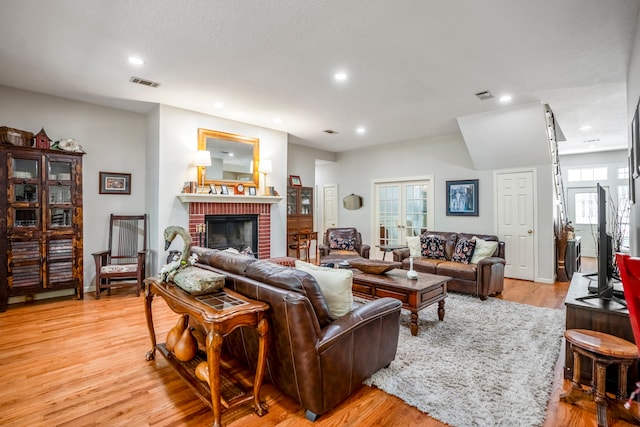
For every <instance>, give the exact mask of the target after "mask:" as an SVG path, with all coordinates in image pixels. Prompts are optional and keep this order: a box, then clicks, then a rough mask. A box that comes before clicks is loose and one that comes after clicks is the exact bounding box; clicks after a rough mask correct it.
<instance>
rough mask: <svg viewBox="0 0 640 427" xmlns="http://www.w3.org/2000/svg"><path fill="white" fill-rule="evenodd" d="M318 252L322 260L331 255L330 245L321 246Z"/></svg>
mask: <svg viewBox="0 0 640 427" xmlns="http://www.w3.org/2000/svg"><path fill="white" fill-rule="evenodd" d="M318 252H319V253H320V258H322V257H325V256H327V255H329V245H325V244H319V245H318Z"/></svg>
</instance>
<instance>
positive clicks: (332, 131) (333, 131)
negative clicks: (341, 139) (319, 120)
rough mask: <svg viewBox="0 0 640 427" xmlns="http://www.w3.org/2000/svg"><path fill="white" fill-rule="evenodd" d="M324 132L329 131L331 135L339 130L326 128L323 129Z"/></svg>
mask: <svg viewBox="0 0 640 427" xmlns="http://www.w3.org/2000/svg"><path fill="white" fill-rule="evenodd" d="M322 132H324V133H328V134H330V135H333V134H334V133H338V131H337V130H332V129H325V130H323V131H322Z"/></svg>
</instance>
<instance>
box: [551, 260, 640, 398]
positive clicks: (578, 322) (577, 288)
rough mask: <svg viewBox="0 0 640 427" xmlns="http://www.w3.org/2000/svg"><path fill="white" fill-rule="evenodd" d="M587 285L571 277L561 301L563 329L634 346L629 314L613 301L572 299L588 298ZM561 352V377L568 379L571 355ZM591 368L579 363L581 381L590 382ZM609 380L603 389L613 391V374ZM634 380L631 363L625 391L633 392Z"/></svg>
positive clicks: (578, 275)
mask: <svg viewBox="0 0 640 427" xmlns="http://www.w3.org/2000/svg"><path fill="white" fill-rule="evenodd" d="M589 283H590V280H589V279H588V278H586V277H584V276H583V275H582V274H581V273H577V272H574V273H573V277H572V278H571V284H570V285H569V291H568V292H567V297H566V299H565V301H564V304H565V307H566V329H590V330H592V331H598V332H604V333H607V334H610V335H614V336H617V337H620V338H623V339H625V340H627V341H630V342H632V343H635V339H634V337H633V331H632V330H631V322H630V321H629V311H628V310H627V309H626V307H623V306H621V305H619V304H618V303H616V302H613V301H611V302H609V301H604V300H600V299H595V298H594V299H589V300H586V301H578V300H577V299H576V298H579V297H583V296H586V295H588V294H589V291H588V290H587V287H588V286H589ZM565 351H566V353H565V364H564V377H565V378H567V379H571V378H572V375H573V353H572V352H571V350H570V349H569V348H568V346H567V348H566V349H565ZM583 359H584V358H583ZM591 368H592V367H591V362H590V361H589V360H583V363H582V369H581V371H582V373H581V375H582V378H585V379H590V378H591V376H592V375H591V372H592V371H591ZM609 377H610V378H609V381H607V389H608V390H616V389H617V388H616V381H617V372H613V371H612V372H611V375H609ZM636 377H637V363H634V364H633V365H632V367H631V369H630V370H629V376H628V378H629V383H628V385H627V386H628V388H627V389H628V390H633V387H634V384H635V381H636V380H635V378H636Z"/></svg>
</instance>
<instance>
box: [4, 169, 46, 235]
mask: <svg viewBox="0 0 640 427" xmlns="http://www.w3.org/2000/svg"><path fill="white" fill-rule="evenodd" d="M9 168H10V169H9V180H8V183H7V184H8V186H9V188H8V194H9V205H10V206H9V212H8V214H9V215H8V221H9V223H8V225H9V227H38V226H39V225H40V204H39V201H40V200H39V198H40V160H39V158H38V157H31V158H26V157H25V158H19V157H11V161H10V162H9Z"/></svg>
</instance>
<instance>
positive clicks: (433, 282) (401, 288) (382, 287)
mask: <svg viewBox="0 0 640 427" xmlns="http://www.w3.org/2000/svg"><path fill="white" fill-rule="evenodd" d="M450 279H451V277H449V276H438V275H436V274H428V273H418V279H417V280H410V279H407V270H401V269H394V270H391V271H389V272H387V273H385V274H367V273H362V272H361V271H360V270H356V269H353V295H355V296H358V297H361V298H366V299H376V298H383V297H391V298H395V299H397V300H400V301H402V306H403V307H404V308H406V309H408V310H410V311H411V324H410V328H411V335H413V336H416V335H418V312H419V311H420V310H422V309H423V308H425V307H428V306H430V305H431V304H433V303H436V302H437V303H438V319H440V321H442V320H444V299H445V298H446V297H447V282H448V281H449V280H450Z"/></svg>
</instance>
